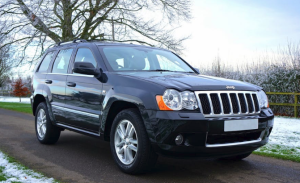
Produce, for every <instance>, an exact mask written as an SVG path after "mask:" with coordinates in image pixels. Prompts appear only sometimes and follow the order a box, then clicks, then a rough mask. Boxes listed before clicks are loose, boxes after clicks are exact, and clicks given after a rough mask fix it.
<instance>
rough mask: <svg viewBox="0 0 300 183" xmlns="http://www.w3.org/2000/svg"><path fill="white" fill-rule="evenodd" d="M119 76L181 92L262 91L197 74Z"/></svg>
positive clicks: (236, 82) (124, 74) (250, 85)
mask: <svg viewBox="0 0 300 183" xmlns="http://www.w3.org/2000/svg"><path fill="white" fill-rule="evenodd" d="M116 74H118V75H122V76H126V77H131V78H136V79H140V80H146V81H149V82H154V83H156V84H159V85H162V86H165V87H166V88H173V89H177V90H179V91H183V90H191V91H212V90H219V91H220V90H228V91H230V90H234V91H257V90H260V89H262V88H261V87H258V86H256V85H253V84H250V83H246V82H241V81H236V80H230V79H224V78H218V77H211V76H206V75H198V74H195V73H179V72H177V73H176V72H151V71H149V72H116Z"/></svg>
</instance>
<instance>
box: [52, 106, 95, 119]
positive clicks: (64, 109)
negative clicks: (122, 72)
mask: <svg viewBox="0 0 300 183" xmlns="http://www.w3.org/2000/svg"><path fill="white" fill-rule="evenodd" d="M51 106H52V107H54V108H56V109H60V110H63V111H67V112H71V113H75V114H81V115H83V116H89V117H93V118H99V115H97V114H92V113H88V112H82V111H78V110H74V109H68V108H65V107H61V106H57V105H51Z"/></svg>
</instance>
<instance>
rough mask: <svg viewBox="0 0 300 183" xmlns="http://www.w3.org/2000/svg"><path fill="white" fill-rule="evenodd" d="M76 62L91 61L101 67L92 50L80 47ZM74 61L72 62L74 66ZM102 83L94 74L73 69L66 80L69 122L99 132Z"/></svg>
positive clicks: (76, 126) (96, 66)
mask: <svg viewBox="0 0 300 183" xmlns="http://www.w3.org/2000/svg"><path fill="white" fill-rule="evenodd" d="M74 62H90V63H92V64H93V65H94V66H95V68H97V69H99V64H98V63H97V60H96V59H95V57H94V54H93V52H92V50H91V49H90V48H88V47H79V48H78V49H77V51H76V55H75V59H74ZM73 65H74V63H72V66H73ZM72 68H73V67H72ZM102 100H103V99H102V83H101V82H100V81H99V80H98V79H97V78H95V77H94V76H93V75H84V74H76V73H73V71H71V73H70V74H68V77H67V82H66V108H67V109H68V110H67V111H66V118H67V124H68V125H70V126H72V127H75V128H80V129H83V130H86V131H91V132H94V133H97V132H98V131H99V125H100V120H99V118H100V115H101V109H102V108H101V106H102Z"/></svg>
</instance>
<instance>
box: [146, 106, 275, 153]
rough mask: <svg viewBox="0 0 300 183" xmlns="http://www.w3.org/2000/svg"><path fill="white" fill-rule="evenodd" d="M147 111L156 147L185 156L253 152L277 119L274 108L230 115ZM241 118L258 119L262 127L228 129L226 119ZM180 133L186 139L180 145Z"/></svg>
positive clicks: (148, 122) (147, 120)
mask: <svg viewBox="0 0 300 183" xmlns="http://www.w3.org/2000/svg"><path fill="white" fill-rule="evenodd" d="M144 114H145V113H144ZM147 114H148V115H143V118H144V121H145V123H146V129H147V131H148V135H149V137H150V140H151V142H152V145H153V148H154V149H155V151H156V152H157V153H159V154H162V155H167V156H181V157H193V156H197V157H226V156H233V155H238V154H244V153H248V152H252V151H254V150H256V149H257V148H259V147H261V146H263V145H265V144H266V143H267V142H268V139H269V135H270V133H271V131H272V127H273V123H274V115H273V113H272V111H271V110H270V109H265V110H262V111H261V113H260V114H259V115H255V116H241V117H227V118H225V117H222V118H205V117H204V116H203V115H202V114H201V113H182V112H181V113H180V112H174V111H171V112H170V111H151V112H150V111H149V112H148V113H147ZM237 119H238V120H243V119H258V122H259V123H258V129H256V130H246V131H237V132H224V121H225V120H237ZM179 134H181V135H183V137H184V141H183V143H182V144H181V145H176V143H175V138H176V136H177V135H179Z"/></svg>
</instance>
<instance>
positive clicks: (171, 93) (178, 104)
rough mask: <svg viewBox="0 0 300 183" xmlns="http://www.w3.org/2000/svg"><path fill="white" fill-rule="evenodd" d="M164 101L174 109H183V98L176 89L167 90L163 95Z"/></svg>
mask: <svg viewBox="0 0 300 183" xmlns="http://www.w3.org/2000/svg"><path fill="white" fill-rule="evenodd" d="M163 100H164V103H165V104H166V105H167V106H168V107H169V108H170V109H172V110H180V109H182V98H181V95H180V93H179V92H178V91H176V90H172V89H170V90H166V91H165V93H164V95H163Z"/></svg>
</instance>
